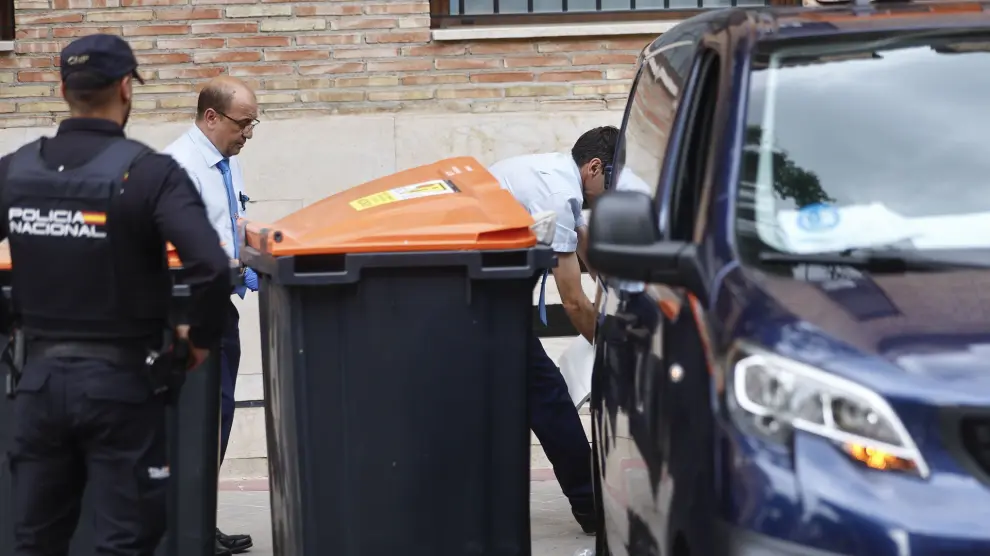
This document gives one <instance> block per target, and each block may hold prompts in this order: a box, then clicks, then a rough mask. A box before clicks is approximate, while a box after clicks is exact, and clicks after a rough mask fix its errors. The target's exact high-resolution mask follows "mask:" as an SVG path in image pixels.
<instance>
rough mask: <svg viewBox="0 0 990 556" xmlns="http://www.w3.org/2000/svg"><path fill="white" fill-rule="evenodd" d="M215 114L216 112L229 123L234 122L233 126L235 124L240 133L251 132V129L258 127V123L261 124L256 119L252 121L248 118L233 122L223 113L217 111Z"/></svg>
mask: <svg viewBox="0 0 990 556" xmlns="http://www.w3.org/2000/svg"><path fill="white" fill-rule="evenodd" d="M215 112H216V113H217V114H220V115H221V116H223V117H224V118H227V119H228V120H230V121H232V122H234V123H235V124H237V127H239V128H241V131H248V130H252V129H254V128H255V127H257V126H258V124H260V123H261V122H260V121H258V120H257V119H254V120H252V119H250V118H245V119H243V120H235V119H234V118H231V117H230V116H228V115H226V114H224V113H223V112H221V111H219V110H215Z"/></svg>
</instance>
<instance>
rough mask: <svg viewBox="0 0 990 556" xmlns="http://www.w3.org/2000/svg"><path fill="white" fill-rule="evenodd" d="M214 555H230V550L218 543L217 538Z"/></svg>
mask: <svg viewBox="0 0 990 556" xmlns="http://www.w3.org/2000/svg"><path fill="white" fill-rule="evenodd" d="M214 555H215V556H231V552H230V550H228V549H227V547H225V546H224V545H222V544H220V540H219V539H217V545H216V551H215V552H214Z"/></svg>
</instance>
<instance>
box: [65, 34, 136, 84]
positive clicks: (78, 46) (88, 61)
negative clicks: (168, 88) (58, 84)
mask: <svg viewBox="0 0 990 556" xmlns="http://www.w3.org/2000/svg"><path fill="white" fill-rule="evenodd" d="M61 58H62V82H63V83H65V87H66V88H67V89H73V90H84V89H98V88H101V87H105V86H107V85H110V84H111V83H113V82H114V81H119V80H120V79H122V78H123V77H125V76H127V75H132V76H134V79H137V81H138V82H139V83H142V84H143V83H144V80H143V79H141V76H140V75H138V72H137V67H138V63H137V58H135V57H134V51H133V50H131V45H129V44H127V41H125V40H124V39H122V38H120V37H118V36H117V35H107V34H102V33H101V34H96V35H86V36H85V37H80V38H78V39H76V40H74V41H72V42H70V43H69V44H68V45H67V46H66V47H65V48H63V49H62V57H61Z"/></svg>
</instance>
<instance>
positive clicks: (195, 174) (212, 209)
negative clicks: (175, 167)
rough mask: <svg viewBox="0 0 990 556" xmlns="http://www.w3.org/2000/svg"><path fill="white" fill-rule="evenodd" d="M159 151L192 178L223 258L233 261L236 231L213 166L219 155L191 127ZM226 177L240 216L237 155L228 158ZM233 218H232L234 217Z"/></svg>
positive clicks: (240, 176) (220, 177) (224, 190)
mask: <svg viewBox="0 0 990 556" xmlns="http://www.w3.org/2000/svg"><path fill="white" fill-rule="evenodd" d="M162 152H164V153H166V154H169V155H171V156H172V158H174V159H175V160H176V161H177V162H178V163H179V165H180V166H182V167H183V168H185V170H186V172H187V173H188V174H189V177H190V178H192V181H193V184H194V185H195V186H196V189H197V190H198V191H199V194H200V196H201V197H202V198H203V204H205V205H206V214H207V216H209V218H210V223H211V224H213V228H214V229H216V231H217V235H219V236H220V241H222V242H223V248H224V250H225V251H226V252H227V256H228V257H230V258H231V259H233V258H234V241H236V240H235V238H236V237H237V236H236V234H237V231H236V230H235V229H234V227H233V225H232V224H231V221H230V218H231V214H230V204H229V202H228V200H227V186H226V185H224V183H223V174H221V173H220V169H219V168H217V163H218V162H220V161H221V160H223V155H221V154H220V151H219V150H217V148H216V147H215V146H213V143H211V142H210V140H209V139H208V138H207V137H206V135H204V134H203V132H202V131H201V130H200V129H199V128H198V127H196V125H195V124H193V126H192V127H190V128H189V130H188V131H186V132H185V133H183V134H182V135H181V136H179V138H178V139H176V140H175V141H173V142H172V144H170V145H169V146H167V147H165V150H164V151H162ZM230 177H231V181H232V183H233V185H234V200H235V202H236V205H237V212H238V213H239V214H243V211H244V208H243V206H242V205H241V202H240V198H241V194H242V193H243V192H244V174H243V173H242V172H241V164H240V161H238V159H237V156H232V157H230ZM233 216H234V218H235V219H236V218H237V216H238V215H237V214H235V215H233Z"/></svg>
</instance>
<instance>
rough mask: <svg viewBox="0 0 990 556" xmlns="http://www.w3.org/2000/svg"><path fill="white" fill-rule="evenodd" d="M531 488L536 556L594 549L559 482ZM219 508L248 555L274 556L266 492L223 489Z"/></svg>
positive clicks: (224, 525)
mask: <svg viewBox="0 0 990 556" xmlns="http://www.w3.org/2000/svg"><path fill="white" fill-rule="evenodd" d="M530 485H532V487H531V489H530V493H531V494H530V519H531V520H532V526H531V531H532V533H531V534H532V539H533V556H575V554H576V553H577V552H578V551H580V550H582V549H585V548H593V547H594V545H595V538H594V537H590V536H588V535H585V534H584V533H583V532H582V531H581V528H580V527H579V526H578V525H577V523H576V522H575V521H574V518H573V517H571V512H570V506H569V505H568V504H567V499H566V498H564V495H563V493H561V492H560V487H559V486H558V485H557V481H556V480H534V481H532V482H531V483H530ZM251 486H257V485H251ZM218 505H219V507H218V512H217V525H219V526H220V529H221V530H223V531H224V532H225V533H231V534H233V533H249V534H250V535H251V536H252V537H253V539H254V548H253V549H251V551H249V552H246V553H245V554H246V555H249V556H274V554H275V553H274V552H273V549H272V529H271V508H270V506H269V497H268V491H267V490H260V489H258V488H250V489H249V488H243V487H242V488H225V489H221V491H220V498H219V503H218Z"/></svg>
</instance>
